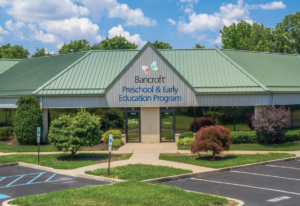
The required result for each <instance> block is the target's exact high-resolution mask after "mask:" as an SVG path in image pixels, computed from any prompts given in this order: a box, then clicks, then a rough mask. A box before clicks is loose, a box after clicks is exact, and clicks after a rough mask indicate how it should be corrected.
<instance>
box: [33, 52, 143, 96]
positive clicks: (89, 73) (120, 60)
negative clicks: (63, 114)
mask: <svg viewBox="0 0 300 206" xmlns="http://www.w3.org/2000/svg"><path fill="white" fill-rule="evenodd" d="M138 52H139V51H138V50H106V51H103V50H102V51H90V52H89V53H88V54H87V55H86V56H85V57H84V58H83V59H82V60H81V61H80V62H77V64H74V65H73V66H72V67H70V68H68V69H67V70H65V71H64V72H63V73H62V74H61V75H59V76H57V77H56V78H55V79H53V80H50V81H49V82H47V83H45V84H44V85H43V86H42V87H41V89H40V90H37V91H36V94H38V95H83V94H87V95H90V94H103V93H104V92H105V91H106V88H107V87H108V86H109V85H110V83H111V82H113V81H114V80H115V79H116V77H117V76H118V75H119V73H120V72H121V71H122V70H123V69H124V68H125V67H126V66H127V65H128V63H129V62H130V61H131V60H132V59H133V58H134V57H135V56H136V54H137V53H138Z"/></svg>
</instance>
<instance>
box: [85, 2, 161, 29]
mask: <svg viewBox="0 0 300 206" xmlns="http://www.w3.org/2000/svg"><path fill="white" fill-rule="evenodd" d="M79 1H80V2H81V3H82V4H83V5H84V6H85V7H87V8H88V9H89V11H90V12H91V14H92V16H93V19H94V20H99V19H100V18H101V16H102V15H103V13H105V11H108V17H109V18H121V19H124V20H125V25H127V26H137V25H141V26H154V25H156V21H155V20H154V19H151V18H149V17H146V16H145V15H144V13H143V11H142V10H141V9H140V8H137V9H131V8H129V7H128V5H127V4H120V3H118V2H117V0H79Z"/></svg>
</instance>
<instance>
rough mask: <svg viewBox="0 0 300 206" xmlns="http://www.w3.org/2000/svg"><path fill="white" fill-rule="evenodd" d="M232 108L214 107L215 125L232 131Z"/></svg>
mask: <svg viewBox="0 0 300 206" xmlns="http://www.w3.org/2000/svg"><path fill="white" fill-rule="evenodd" d="M233 120H234V118H233V107H215V123H216V124H217V125H222V126H224V127H226V128H227V129H230V130H231V131H234V121H233Z"/></svg>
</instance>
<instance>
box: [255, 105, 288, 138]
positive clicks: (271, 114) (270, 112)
mask: <svg viewBox="0 0 300 206" xmlns="http://www.w3.org/2000/svg"><path fill="white" fill-rule="evenodd" d="M290 123H291V111H290V108H289V109H287V110H286V108H285V107H284V106H281V107H279V108H276V107H271V106H264V107H262V108H261V109H260V110H259V111H258V112H257V113H256V114H255V115H254V116H253V117H252V125H253V127H254V130H255V131H256V132H257V133H258V134H259V136H260V137H261V142H262V143H280V142H281V138H282V137H283V136H284V128H286V127H287V126H288V125H289V124H290Z"/></svg>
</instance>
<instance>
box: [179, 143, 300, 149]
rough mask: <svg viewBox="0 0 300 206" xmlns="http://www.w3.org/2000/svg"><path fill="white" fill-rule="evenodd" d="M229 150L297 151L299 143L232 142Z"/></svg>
mask: <svg viewBox="0 0 300 206" xmlns="http://www.w3.org/2000/svg"><path fill="white" fill-rule="evenodd" d="M190 148H191V146H178V150H190ZM230 150H245V151H246V150H248V151H298V150H300V143H296V142H289V143H284V144H276V145H263V144H232V145H230Z"/></svg>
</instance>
